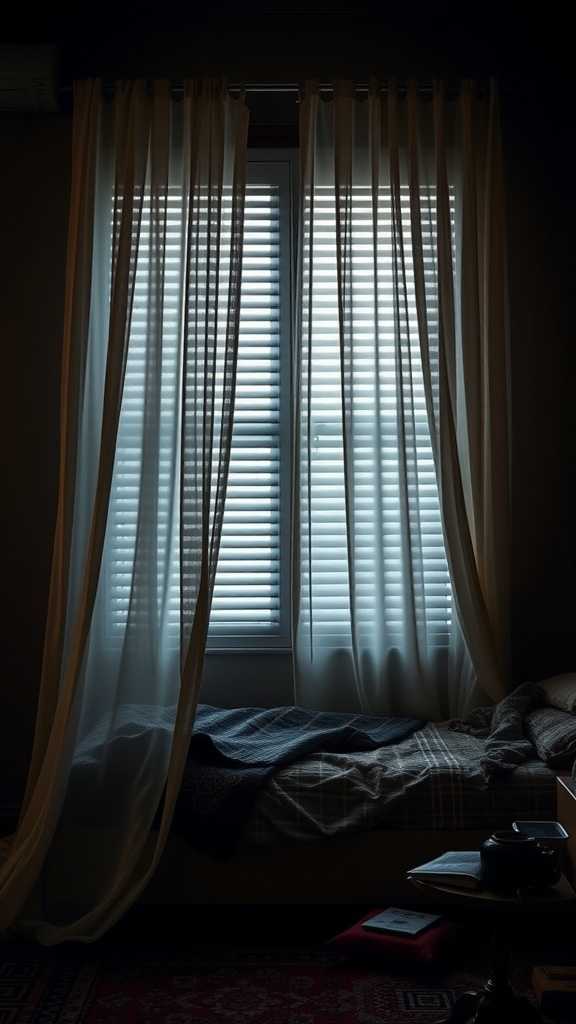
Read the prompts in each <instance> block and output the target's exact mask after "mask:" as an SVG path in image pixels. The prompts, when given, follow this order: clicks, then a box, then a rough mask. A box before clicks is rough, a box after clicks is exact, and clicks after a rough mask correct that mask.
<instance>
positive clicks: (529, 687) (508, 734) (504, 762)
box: [449, 683, 544, 779]
mask: <svg viewBox="0 0 576 1024" xmlns="http://www.w3.org/2000/svg"><path fill="white" fill-rule="evenodd" d="M543 704H544V694H543V691H542V688H541V687H540V686H539V685H538V683H524V684H522V686H518V687H517V688H516V689H515V690H513V691H512V693H509V694H508V695H507V696H506V697H504V699H503V700H501V701H499V703H498V704H495V705H494V706H492V707H482V708H477V709H476V710H475V711H473V712H472V714H471V715H470V716H469V717H468V718H467V719H466V720H465V721H461V720H458V719H453V720H452V721H451V722H450V723H449V725H450V728H451V729H454V730H455V731H457V732H465V733H468V734H469V735H471V736H478V737H481V738H482V739H484V741H485V742H484V752H483V754H482V757H481V758H480V768H481V770H482V772H483V774H484V777H485V778H486V779H494V778H497V777H499V776H501V775H505V774H507V773H508V772H511V771H513V770H514V769H515V768H517V767H518V765H521V764H523V763H524V762H525V761H528V760H529V759H530V758H533V757H534V745H533V743H532V742H531V741H530V739H529V738H528V735H527V733H526V726H525V720H526V717H527V715H528V714H529V713H530V712H531V711H534V710H535V709H536V708H538V707H542V706H543Z"/></svg>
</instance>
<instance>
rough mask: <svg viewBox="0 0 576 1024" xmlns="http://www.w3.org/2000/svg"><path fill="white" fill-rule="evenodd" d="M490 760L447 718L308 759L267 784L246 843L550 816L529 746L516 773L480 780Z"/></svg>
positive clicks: (551, 795) (548, 774)
mask: <svg viewBox="0 0 576 1024" xmlns="http://www.w3.org/2000/svg"><path fill="white" fill-rule="evenodd" d="M502 749H503V748H502ZM489 758H491V754H490V753H488V754H487V753H486V739H485V738H484V737H482V736H480V735H475V734H474V733H473V732H466V731H458V730H455V729H454V728H453V727H452V723H448V722H445V723H428V724H427V725H425V726H424V728H422V729H420V730H418V732H415V733H414V734H413V735H412V736H410V737H409V738H407V739H405V740H403V741H402V742H401V743H398V744H395V745H393V746H390V747H385V748H382V749H380V750H375V751H370V752H368V753H360V754H353V755H347V754H322V753H319V754H315V755H314V756H313V757H308V758H305V759H304V760H302V761H299V762H298V763H296V764H293V765H291V766H290V767H288V768H285V769H282V770H281V771H280V772H277V773H276V774H275V775H274V777H273V778H271V779H270V780H269V782H268V784H267V786H266V787H265V788H264V789H263V790H262V792H261V793H260V794H259V796H258V798H257V800H256V804H255V807H254V810H253V812H252V814H251V816H250V819H249V821H248V824H247V827H246V831H245V834H244V840H245V842H246V844H247V845H249V846H250V845H258V846H262V845H272V844H274V843H277V842H282V841H286V840H290V841H298V842H310V841H313V840H318V839H321V838H326V837H329V836H336V835H343V834H350V833H353V832H360V831H368V830H371V829H382V828H383V829H394V830H405V831H413V830H422V831H426V830H429V829H441V830H450V831H452V830H457V829H475V830H477V829H487V830H488V829H495V828H510V827H511V823H512V821H514V820H515V819H516V818H524V819H528V820H538V819H543V818H554V817H555V814H556V783H555V774H554V772H553V771H551V770H550V769H549V768H548V767H547V766H546V765H545V764H544V762H543V761H541V760H539V759H538V758H537V757H536V756H535V754H534V750H532V752H531V755H530V756H528V757H527V758H526V760H525V761H524V762H523V763H522V764H520V765H518V766H515V767H514V770H511V771H508V772H504V771H499V772H498V774H494V775H492V776H491V777H489V778H487V776H486V772H485V766H486V764H487V763H488V759H489ZM490 763H491V762H490Z"/></svg>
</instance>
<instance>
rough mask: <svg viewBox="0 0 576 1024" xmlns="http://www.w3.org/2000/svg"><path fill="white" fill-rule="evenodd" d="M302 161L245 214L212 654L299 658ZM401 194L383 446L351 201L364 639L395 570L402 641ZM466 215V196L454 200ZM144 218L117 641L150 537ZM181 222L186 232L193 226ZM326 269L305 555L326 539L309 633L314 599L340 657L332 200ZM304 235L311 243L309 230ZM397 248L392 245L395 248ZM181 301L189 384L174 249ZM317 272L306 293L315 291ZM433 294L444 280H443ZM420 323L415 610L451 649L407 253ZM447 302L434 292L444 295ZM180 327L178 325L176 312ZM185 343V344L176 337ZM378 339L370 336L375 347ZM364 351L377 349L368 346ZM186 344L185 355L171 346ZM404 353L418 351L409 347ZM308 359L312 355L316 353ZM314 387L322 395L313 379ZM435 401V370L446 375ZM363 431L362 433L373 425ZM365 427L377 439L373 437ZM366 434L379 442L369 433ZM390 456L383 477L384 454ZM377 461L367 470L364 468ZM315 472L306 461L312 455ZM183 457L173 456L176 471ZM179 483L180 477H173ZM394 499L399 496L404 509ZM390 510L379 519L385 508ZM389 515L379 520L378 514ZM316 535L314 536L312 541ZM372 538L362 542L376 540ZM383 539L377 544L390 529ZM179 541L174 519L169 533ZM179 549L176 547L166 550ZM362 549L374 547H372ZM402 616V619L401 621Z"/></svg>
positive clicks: (385, 308) (387, 311)
mask: <svg viewBox="0 0 576 1024" xmlns="http://www.w3.org/2000/svg"><path fill="white" fill-rule="evenodd" d="M292 176H293V166H292V157H291V156H289V155H287V154H282V155H280V156H279V155H278V153H272V154H263V153H259V154H258V158H257V159H254V158H253V159H251V160H250V162H249V170H248V185H247V196H246V210H245V226H244V230H245V238H244V255H243V270H242V291H241V312H240V335H239V349H238V370H237V389H236V408H235V417H234V432H233V439H232V450H231V462H230V472H229V480H228V491H227V495H226V503H225V512H224V522H223V530H222V538H221V545H220V555H219V561H218V569H217V574H216V583H215V590H214V596H213V603H212V614H211V620H210V632H209V641H208V646H209V649H212V650H216V649H224V650H225V649H230V648H232V649H235V648H241V649H245V648H266V647H268V648H274V647H280V648H281V647H287V646H288V642H289V608H290V579H289V573H290V564H289V552H290V502H291V495H290V485H291V474H290V405H291V399H290V386H291V382H290V374H291V345H290V338H291V332H292V323H291V311H292V295H291V281H292V277H293V273H292V268H293V246H292V235H293V231H292V218H293V207H294V204H293V201H292ZM389 203H390V196H389V194H387V193H385V192H383V193H382V195H381V197H380V200H379V206H380V211H379V222H380V225H381V231H382V237H381V238H380V239H379V244H380V246H381V258H380V261H379V270H378V274H379V280H378V301H379V323H380V326H381V327H382V325H383V324H386V325H387V326H386V329H385V330H384V332H383V333H381V335H380V345H379V356H378V358H379V369H378V376H379V380H380V395H379V397H378V400H379V403H380V415H379V418H378V420H377V422H378V430H379V435H378V438H375V437H374V436H373V434H374V429H375V423H376V418H375V416H374V402H375V400H376V395H375V393H374V387H373V385H374V379H375V373H374V366H373V365H372V362H371V360H373V357H374V345H373V342H372V341H371V338H373V331H374V323H373V316H374V298H373V295H374V280H373V277H374V275H373V250H372V244H373V239H372V234H371V229H370V224H369V218H370V207H371V199H370V196H369V195H368V194H367V193H366V194H364V192H363V190H362V189H360V190H358V192H357V194H356V195H355V197H354V201H353V248H354V269H353V275H352V276H353V293H354V298H353V305H352V309H353V331H354V336H355V339H356V341H357V342H358V345H357V348H356V350H355V352H356V355H355V359H356V374H355V381H356V384H355V394H354V407H355V427H354V430H355V433H354V444H355V452H354V464H355V486H356V487H357V488H358V493H359V492H362V496H361V499H360V503H359V508H360V509H361V512H360V517H361V519H362V521H363V522H365V524H366V526H365V571H363V569H362V565H363V563H362V557H360V559H359V563H358V564H359V572H358V575H357V582H358V585H359V587H360V589H361V592H362V600H361V606H362V608H363V612H362V621H363V622H364V623H365V626H366V629H367V630H369V629H371V628H372V627H373V625H374V621H375V615H376V603H377V602H376V599H375V596H374V573H373V567H374V564H375V559H378V558H379V557H381V559H382V566H383V573H384V576H385V586H386V590H387V593H388V596H389V598H390V597H391V598H392V599H391V600H390V599H389V600H388V601H387V609H388V617H389V621H388V622H387V625H388V628H389V630H390V631H391V634H394V631H395V630H397V631H400V630H401V628H402V626H401V610H402V602H403V597H402V580H401V571H400V545H401V536H402V526H401V517H400V512H399V506H398V495H397V493H396V492H395V490H394V480H395V478H396V477H397V475H398V458H399V456H398V452H399V446H398V441H397V433H396V432H397V403H396V398H395V387H396V383H395V369H394V358H395V357H394V345H395V342H394V338H395V331H396V330H397V326H396V325H395V323H394V317H395V309H394V301H393V268H392V253H391V249H390V237H391V236H390V224H389V219H387V217H388V212H387V211H388V207H389ZM424 204H427V205H428V206H429V208H430V216H429V220H428V224H429V228H430V231H431V235H430V237H429V238H428V239H427V240H426V239H425V244H427V246H428V248H427V251H426V252H425V264H426V267H427V273H428V274H429V275H433V274H434V263H433V251H432V247H433V244H434V239H433V237H432V234H433V233H434V231H435V214H434V211H433V209H432V207H433V198H432V196H431V195H428V194H426V195H425V196H423V205H424ZM451 206H452V216H454V196H453V194H452V199H451ZM147 216H148V217H149V207H148V208H147V207H146V204H145V205H144V213H143V217H144V225H143V230H142V249H141V258H139V269H138V272H137V275H136V286H135V298H134V310H133V319H132V333H131V339H130V353H129V357H128V364H127V371H126V383H125V396H124V403H123V413H122V417H121V422H120V429H119V438H118V449H117V472H116V473H115V478H114V484H113V492H112V502H111V509H110V528H111V529H112V531H113V552H114V554H113V560H112V564H111V566H110V571H109V575H110V579H109V597H110V601H111V607H112V609H113V612H112V620H113V629H115V630H116V631H117V632H119V633H120V632H121V631H122V623H123V621H124V620H125V618H126V614H127V602H128V595H129V594H130V579H129V577H128V576H127V572H128V567H129V566H130V565H131V562H132V552H133V550H134V544H135V537H136V511H137V501H136V498H135V497H134V495H136V494H137V479H136V478H137V476H138V474H139V472H140V468H139V464H138V463H137V462H136V461H135V459H134V457H133V455H132V449H131V443H130V439H131V436H132V432H133V431H134V430H137V429H139V423H140V420H141V417H142V407H143V403H142V391H143V384H144V374H145V367H144V356H143V349H142V347H141V346H139V341H140V339H141V337H142V330H143V318H144V312H143V311H144V310H145V309H146V306H147V303H148V295H147V289H148V288H149V282H148V277H147V273H146V246H147V244H149V241H148V239H149V228H148V232H147V230H146V217H147ZM179 218H180V219H179ZM314 218H315V220H314V262H313V271H312V273H313V295H314V305H313V307H312V309H311V312H312V318H311V321H310V323H308V320H307V316H308V310H307V307H306V304H304V320H303V335H304V339H306V336H307V335H308V333H309V332H310V338H311V341H312V351H313V357H312V360H311V362H310V365H309V366H308V364H307V358H306V357H305V358H304V359H303V361H302V365H303V372H304V375H305V381H304V386H305V387H308V386H309V387H310V394H311V406H310V419H309V421H308V423H307V424H303V426H305V428H306V429H307V430H308V431H309V434H310V438H311V445H310V452H311V455H310V458H311V462H310V467H309V470H310V484H311V494H312V495H313V496H314V510H313V512H312V514H311V516H309V517H308V520H307V521H306V516H303V518H302V521H303V526H304V527H305V528H303V531H302V537H301V542H302V550H303V555H304V562H306V561H307V560H308V553H307V545H308V544H309V541H310V539H311V537H312V535H313V550H312V553H311V561H310V565H311V569H312V575H313V581H314V582H313V588H312V589H311V590H310V591H309V590H308V589H307V583H306V572H303V576H302V582H303V586H302V607H301V618H302V621H304V622H305V621H306V617H307V616H308V615H309V614H310V602H309V598H311V599H312V601H313V605H314V615H315V633H316V636H317V637H321V638H322V639H321V642H322V643H324V644H325V645H326V646H328V647H330V646H338V643H339V640H340V637H341V635H342V628H343V626H344V625H345V623H346V621H347V615H348V611H347V596H346V591H347V583H346V572H347V566H346V525H345V508H344V479H343V452H342V430H341V411H340V394H339V386H340V385H339V383H338V365H339V359H340V354H339V334H338V313H337V310H338V301H337V284H336V262H335V217H334V197H333V194H331V193H330V190H326V192H325V194H318V195H316V196H315V210H314ZM402 219H403V230H404V232H405V237H406V238H408V237H409V235H410V211H409V203H408V193H407V191H406V192H405V193H403V197H402ZM180 223H181V204H180V197H179V196H178V194H176V192H174V194H172V195H171V197H170V231H171V232H172V233H173V235H174V237H175V238H176V237H177V236H178V235H179V233H180ZM304 231H305V232H306V231H307V225H306V219H305V224H304ZM387 242H388V244H387ZM166 262H167V278H166V280H167V283H166V288H167V292H168V294H169V295H170V294H171V292H170V289H173V293H174V309H173V319H172V320H170V319H168V321H165V324H164V326H165V329H166V328H167V330H166V332H165V347H164V351H163V357H162V358H163V369H164V370H165V372H166V374H167V375H169V374H172V373H175V372H176V363H177V359H176V348H175V346H176V338H177V326H178V308H177V298H176V296H177V292H178V283H177V282H178V275H179V274H180V269H179V251H178V246H177V245H176V244H175V245H174V247H173V250H172V249H170V247H169V251H168V256H167V261H166ZM307 273H308V270H307V267H306V266H305V267H304V282H303V283H304V288H305V289H306V288H307V287H308V284H309V282H308V281H307V279H306V274H307ZM430 279H431V278H430ZM405 286H406V321H405V324H404V325H403V327H402V330H403V331H406V330H407V332H408V335H409V345H408V347H409V350H410V358H411V361H412V364H411V365H412V374H413V376H412V381H413V383H412V395H411V401H412V407H413V409H414V411H415V416H414V417H413V419H412V420H411V422H409V423H407V424H406V430H407V431H413V433H414V438H413V445H414V451H415V453H416V457H415V465H414V467H413V474H412V481H413V487H414V488H415V489H416V491H417V497H418V506H419V516H420V524H422V522H424V528H423V532H424V534H425V537H426V544H425V548H424V550H423V552H422V565H421V566H420V567H419V568H420V578H421V581H422V585H421V593H420V594H419V595H417V598H418V599H419V600H421V602H422V603H423V605H425V608H426V616H425V617H426V621H427V622H428V624H429V627H430V630H431V632H432V633H434V634H435V637H436V642H437V643H438V644H439V645H440V646H442V645H444V644H446V642H447V639H448V636H447V635H448V631H449V629H450V623H451V607H452V595H451V587H450V580H449V574H448V567H447V564H446V556H445V552H444V544H443V536H442V526H441V520H440V511H439V506H438V495H437V488H436V480H435V473H434V466H433V459H432V451H431V445H430V439H429V436H428V423H427V416H426V409H425V402H424V389H423V381H422V368H421V365H420V352H419V343H418V330H417V323H416V306H415V296H414V283H413V273H412V266H411V256H410V253H409V247H407V251H406V279H405ZM432 291H433V289H432ZM167 308H168V317H169V318H170V316H171V315H172V314H171V312H170V310H171V307H170V300H169V301H168V303H167ZM429 313H430V316H429V324H430V327H431V331H432V335H433V336H432V337H431V339H430V340H431V346H432V348H434V344H435V343H437V309H436V310H434V309H431V310H430V311H429ZM171 327H172V328H173V331H172V333H171V331H170V328H171ZM371 332H372V333H371ZM363 337H365V338H366V346H365V348H364V347H363V344H362V339H363ZM171 339H172V340H171ZM403 340H404V343H406V341H407V338H404V337H403ZM304 347H305V348H306V341H305V340H304ZM308 372H309V374H310V377H309V381H308V379H307V378H306V374H307V373H308ZM432 374H433V381H434V382H435V385H436V387H437V380H438V371H437V362H436V363H433V365H432ZM363 417H364V419H363ZM363 423H365V430H363ZM366 431H367V432H368V433H366ZM161 443H162V444H164V445H165V450H166V452H167V453H168V452H169V450H170V446H171V445H172V443H173V435H172V433H170V430H169V428H168V427H167V428H166V436H165V438H164V440H163V441H162V442H161ZM375 450H377V451H378V452H379V459H378V465H375V463H374V460H373V458H372V455H371V454H370V452H373V451H375ZM363 451H365V453H366V455H365V457H364V455H363ZM307 457H308V456H307ZM168 463H169V458H168V456H167V459H166V466H168ZM166 472H168V470H167V469H166ZM162 486H163V484H162V479H161V480H160V499H159V500H160V502H162V501H165V503H166V505H168V498H167V494H168V489H167V488H166V495H165V496H163V491H162ZM395 494H396V497H395ZM377 506H378V508H377ZM376 511H377V512H378V514H376ZM309 527H310V528H311V530H312V533H310V532H309V529H308V528H309ZM362 528H363V527H362ZM376 528H377V529H376ZM165 529H166V536H167V537H168V535H169V528H168V511H167V512H166V518H165ZM166 542H167V543H168V540H167V541H166ZM363 543H364V541H363ZM173 591H174V597H173V598H172V604H173V616H174V621H175V623H176V621H177V619H178V604H177V587H176V586H174V588H173ZM395 607H396V608H397V609H398V617H397V618H395V616H394V613H393V610H394V608H395Z"/></svg>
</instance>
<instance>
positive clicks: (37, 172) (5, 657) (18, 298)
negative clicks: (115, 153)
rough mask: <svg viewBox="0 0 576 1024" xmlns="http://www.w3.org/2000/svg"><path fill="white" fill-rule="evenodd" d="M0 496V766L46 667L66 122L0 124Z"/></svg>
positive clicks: (22, 728) (17, 748)
mask: <svg viewBox="0 0 576 1024" xmlns="http://www.w3.org/2000/svg"><path fill="white" fill-rule="evenodd" d="M0 126H1V127H0V167H1V168H2V172H1V176H2V188H1V189H0V225H1V228H0V233H1V234H0V237H1V240H2V241H1V244H0V281H1V282H2V302H1V308H0V338H1V344H2V373H1V376H0V388H1V400H0V410H1V415H2V430H1V434H0V445H1V452H2V478H3V485H4V486H3V496H2V502H1V505H0V507H1V512H2V526H1V531H2V532H1V536H2V537H3V538H4V542H3V558H2V595H3V602H2V603H3V615H2V619H3V627H4V628H3V630H2V683H1V686H0V762H1V763H2V774H3V779H4V780H5V779H6V772H8V773H12V772H14V773H15V774H18V771H19V769H20V766H21V764H22V758H23V756H25V753H26V752H27V750H28V747H29V742H30V738H31V734H32V728H33V724H34V708H35V701H36V694H37V687H38V678H39V672H40V664H41V657H42V644H43V631H44V619H45V614H46V601H47V594H48V579H49V571H50V558H51V547H52V535H53V530H54V518H55V501H56V489H57V473H58V390H59V374H60V348H61V339H62V319H63V294H64V269H65V254H66V228H67V214H68V201H69V192H70V169H69V168H70V129H71V124H70V119H69V118H67V117H58V116H51V117H34V116H28V117H19V118H12V117H4V118H2V120H1V122H0Z"/></svg>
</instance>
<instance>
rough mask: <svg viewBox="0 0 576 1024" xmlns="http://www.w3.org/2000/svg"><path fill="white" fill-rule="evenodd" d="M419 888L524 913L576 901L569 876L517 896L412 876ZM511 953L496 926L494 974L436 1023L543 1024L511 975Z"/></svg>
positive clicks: (493, 945)
mask: <svg viewBox="0 0 576 1024" xmlns="http://www.w3.org/2000/svg"><path fill="white" fill-rule="evenodd" d="M411 881H412V884H413V885H416V886H417V887H418V888H419V889H425V890H427V891H428V892H430V891H434V892H436V893H438V894H442V893H444V894H446V895H449V896H452V897H453V896H458V897H460V898H461V899H462V900H463V901H465V902H470V903H471V904H474V903H475V904H476V905H481V904H485V905H487V906H491V907H494V908H498V909H499V910H500V911H502V910H504V911H506V910H509V911H510V912H511V913H512V912H514V913H521V912H522V911H523V910H526V911H527V913H530V911H531V910H537V909H541V910H542V909H547V910H549V909H550V908H551V907H553V906H559V905H560V904H569V905H571V904H574V906H575V907H576V892H575V891H574V889H573V888H572V886H571V884H570V882H569V881H568V879H567V878H566V876H565V875H562V877H561V879H560V881H559V882H557V883H556V885H553V886H550V887H548V888H546V889H524V890H521V891H518V892H517V893H516V894H515V895H505V894H502V893H497V892H491V891H488V890H477V891H476V890H463V889H458V888H457V887H455V886H448V885H437V884H436V883H434V882H420V881H418V880H416V879H411ZM508 961H509V953H508V949H507V947H506V937H505V936H504V935H502V934H501V933H500V929H499V928H495V929H494V931H493V935H492V967H491V973H490V975H489V977H488V978H487V980H486V982H485V984H484V985H483V987H482V988H481V989H478V990H476V991H470V992H465V993H464V994H463V995H462V996H460V998H459V999H458V1000H457V1001H456V1003H455V1004H454V1006H453V1008H452V1010H451V1012H450V1014H449V1015H448V1016H447V1017H444V1018H443V1019H442V1021H438V1022H436V1024H542V1016H541V1014H540V1012H539V1010H538V1009H537V1008H536V1007H535V1006H534V1005H533V1004H532V1003H531V1002H529V1000H528V999H526V998H525V997H524V996H521V995H518V993H517V992H515V991H514V989H513V988H512V985H511V983H510V978H509V962H508Z"/></svg>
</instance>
